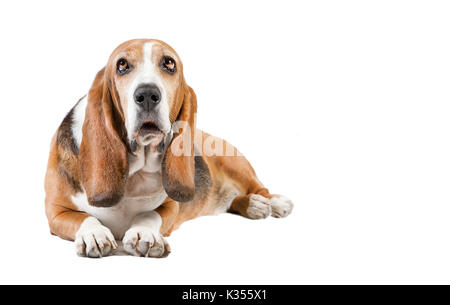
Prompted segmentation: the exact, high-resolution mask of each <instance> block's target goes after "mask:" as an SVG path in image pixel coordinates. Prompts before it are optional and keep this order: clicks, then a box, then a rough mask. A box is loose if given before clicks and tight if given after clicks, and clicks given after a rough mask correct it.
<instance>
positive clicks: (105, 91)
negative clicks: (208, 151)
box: [79, 39, 197, 207]
mask: <svg viewBox="0 0 450 305" xmlns="http://www.w3.org/2000/svg"><path fill="white" fill-rule="evenodd" d="M196 109H197V102H196V97H195V93H194V92H193V90H192V89H191V88H190V87H189V86H187V84H186V82H185V80H184V76H183V65H182V63H181V60H180V58H179V56H178V55H177V53H176V52H175V51H174V50H173V49H172V48H171V47H170V46H169V45H167V44H166V43H164V42H162V41H158V40H150V39H138V40H131V41H127V42H125V43H123V44H121V45H120V46H118V47H117V48H116V49H115V50H114V51H113V53H112V54H111V56H110V58H109V60H108V62H107V65H106V66H105V67H104V68H103V69H102V70H100V72H98V74H97V76H96V78H95V80H94V83H93V84H92V87H91V89H90V90H89V94H88V105H87V108H86V119H85V122H84V125H83V141H82V143H81V145H80V153H79V159H80V165H81V166H80V169H81V171H80V172H81V174H80V178H81V183H82V185H83V187H84V189H85V191H86V193H87V197H88V200H89V203H90V204H91V205H94V206H105V207H107V206H112V205H114V204H116V203H117V202H118V201H119V200H120V199H121V198H122V196H123V194H124V189H125V184H126V181H127V178H128V154H129V153H133V152H134V151H135V150H136V149H137V146H139V145H141V146H146V145H150V144H152V145H158V144H159V146H162V147H163V148H164V150H165V155H164V158H163V161H162V178H163V185H164V188H165V190H166V192H167V194H168V195H169V196H170V197H171V198H173V199H174V200H177V201H189V200H191V199H192V198H193V196H194V188H195V181H194V175H195V173H194V171H195V163H194V151H193V150H194V149H193V142H194V141H193V133H194V128H195V127H194V126H195V122H194V117H195V112H196ZM180 122H182V124H184V125H183V128H179V126H180ZM175 123H176V124H175ZM175 127H177V128H175ZM174 145H176V146H177V147H178V148H179V147H183V149H182V151H183V153H182V154H180V153H174V149H172V148H173V147H172V146H174ZM175 151H179V149H175Z"/></svg>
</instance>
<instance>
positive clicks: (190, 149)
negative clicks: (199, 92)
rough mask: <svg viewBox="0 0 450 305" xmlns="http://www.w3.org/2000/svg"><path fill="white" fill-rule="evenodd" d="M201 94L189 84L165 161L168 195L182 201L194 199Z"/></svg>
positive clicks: (163, 169) (163, 171)
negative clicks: (195, 91)
mask: <svg viewBox="0 0 450 305" xmlns="http://www.w3.org/2000/svg"><path fill="white" fill-rule="evenodd" d="M196 113H197V98H196V96H195V93H194V90H192V88H191V87H189V86H187V85H185V88H184V97H183V103H182V105H181V109H180V111H179V114H178V117H177V119H176V121H175V122H174V124H173V126H175V129H178V130H173V132H174V134H173V139H172V142H171V144H170V145H169V147H168V148H167V151H166V154H165V156H164V159H163V162H162V182H163V186H164V189H165V190H166V193H167V195H168V196H169V197H170V198H172V199H173V200H176V201H179V202H186V201H190V200H192V199H193V198H194V193H195V156H194V133H195V114H196Z"/></svg>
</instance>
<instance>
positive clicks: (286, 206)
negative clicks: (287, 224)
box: [270, 195, 294, 218]
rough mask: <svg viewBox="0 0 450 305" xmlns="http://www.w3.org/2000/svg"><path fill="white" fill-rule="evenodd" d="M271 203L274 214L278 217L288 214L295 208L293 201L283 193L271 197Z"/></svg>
mask: <svg viewBox="0 0 450 305" xmlns="http://www.w3.org/2000/svg"><path fill="white" fill-rule="evenodd" d="M270 205H271V206H272V216H273V217H276V218H281V217H286V216H288V215H289V214H291V212H292V209H293V208H294V204H293V203H292V201H291V200H290V199H288V198H286V197H284V196H281V195H274V196H273V197H272V199H270Z"/></svg>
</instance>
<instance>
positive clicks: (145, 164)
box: [129, 145, 162, 176]
mask: <svg viewBox="0 0 450 305" xmlns="http://www.w3.org/2000/svg"><path fill="white" fill-rule="evenodd" d="M129 161H130V170H129V176H132V175H134V174H135V173H137V172H145V173H158V172H161V162H162V153H160V152H158V151H157V150H156V149H155V147H151V146H149V145H148V146H145V147H141V146H138V148H137V149H136V152H135V153H134V154H129Z"/></svg>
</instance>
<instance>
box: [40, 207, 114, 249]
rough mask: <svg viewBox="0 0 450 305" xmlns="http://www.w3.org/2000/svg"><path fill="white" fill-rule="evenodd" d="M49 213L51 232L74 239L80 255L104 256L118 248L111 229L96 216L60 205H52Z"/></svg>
mask: <svg viewBox="0 0 450 305" xmlns="http://www.w3.org/2000/svg"><path fill="white" fill-rule="evenodd" d="M47 213H49V215H51V217H50V218H49V219H50V220H49V225H50V229H51V232H52V233H53V234H55V235H58V236H60V237H61V238H64V239H67V240H74V241H75V249H76V252H77V254H78V255H79V256H87V257H102V256H106V255H108V254H110V252H111V251H112V250H113V249H116V248H117V243H116V241H115V239H114V236H113V235H112V233H111V231H110V230H109V229H108V228H107V227H105V226H103V225H102V224H101V223H100V221H98V220H97V219H96V218H95V217H92V216H90V215H89V214H87V213H84V212H78V211H73V210H70V209H67V208H63V207H61V206H58V205H51V207H50V208H48V210H47Z"/></svg>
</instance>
